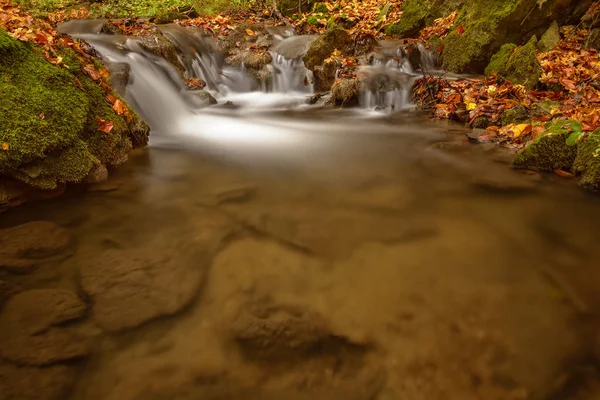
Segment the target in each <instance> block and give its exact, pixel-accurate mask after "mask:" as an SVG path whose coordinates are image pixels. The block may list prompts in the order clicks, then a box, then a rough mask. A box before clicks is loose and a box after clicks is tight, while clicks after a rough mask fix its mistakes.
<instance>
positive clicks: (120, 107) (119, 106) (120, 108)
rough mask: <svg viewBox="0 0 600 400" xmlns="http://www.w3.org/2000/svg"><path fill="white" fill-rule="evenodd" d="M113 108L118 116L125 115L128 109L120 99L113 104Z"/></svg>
mask: <svg viewBox="0 0 600 400" xmlns="http://www.w3.org/2000/svg"><path fill="white" fill-rule="evenodd" d="M112 108H113V110H115V112H116V113H117V115H123V114H124V113H125V111H126V110H127V107H126V106H125V104H123V102H122V101H121V100H119V99H117V100H115V103H114V104H113V107H112Z"/></svg>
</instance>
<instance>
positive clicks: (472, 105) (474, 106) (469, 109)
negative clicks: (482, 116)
mask: <svg viewBox="0 0 600 400" xmlns="http://www.w3.org/2000/svg"><path fill="white" fill-rule="evenodd" d="M465 104H466V106H467V110H468V111H473V110H474V109H476V108H477V104H475V103H469V102H465Z"/></svg>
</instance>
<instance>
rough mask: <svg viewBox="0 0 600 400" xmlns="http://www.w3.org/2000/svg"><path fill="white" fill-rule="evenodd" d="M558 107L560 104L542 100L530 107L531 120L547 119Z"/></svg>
mask: <svg viewBox="0 0 600 400" xmlns="http://www.w3.org/2000/svg"><path fill="white" fill-rule="evenodd" d="M559 107H560V103H559V102H556V101H552V100H543V101H540V102H538V103H533V104H532V105H531V118H533V119H540V118H545V117H548V116H550V115H552V113H553V112H554V111H555V110H557V109H558V108H559Z"/></svg>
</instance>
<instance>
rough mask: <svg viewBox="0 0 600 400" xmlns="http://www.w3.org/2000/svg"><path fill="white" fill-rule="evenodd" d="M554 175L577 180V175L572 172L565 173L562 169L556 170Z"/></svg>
mask: <svg viewBox="0 0 600 400" xmlns="http://www.w3.org/2000/svg"><path fill="white" fill-rule="evenodd" d="M554 173H555V174H556V175H558V176H562V177H563V178H575V175H573V174H572V173H570V172H567V171H563V170H562V169H555V170H554Z"/></svg>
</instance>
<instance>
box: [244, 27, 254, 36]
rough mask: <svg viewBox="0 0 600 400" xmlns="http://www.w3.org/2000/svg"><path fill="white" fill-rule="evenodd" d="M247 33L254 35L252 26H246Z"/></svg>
mask: <svg viewBox="0 0 600 400" xmlns="http://www.w3.org/2000/svg"><path fill="white" fill-rule="evenodd" d="M246 33H247V34H248V36H254V31H253V30H252V29H250V28H246Z"/></svg>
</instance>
